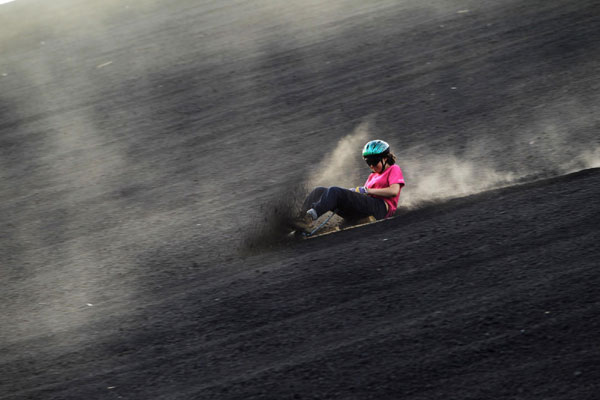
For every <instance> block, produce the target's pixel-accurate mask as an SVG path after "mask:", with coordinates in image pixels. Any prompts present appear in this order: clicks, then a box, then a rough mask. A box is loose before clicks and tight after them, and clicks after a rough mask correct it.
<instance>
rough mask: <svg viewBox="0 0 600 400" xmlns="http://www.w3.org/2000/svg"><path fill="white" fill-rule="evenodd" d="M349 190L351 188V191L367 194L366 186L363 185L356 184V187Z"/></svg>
mask: <svg viewBox="0 0 600 400" xmlns="http://www.w3.org/2000/svg"><path fill="white" fill-rule="evenodd" d="M350 190H352V191H353V192H357V193H360V194H367V188H366V187H364V186H357V187H355V188H352V189H350Z"/></svg>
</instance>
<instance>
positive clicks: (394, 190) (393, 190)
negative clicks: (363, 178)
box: [367, 183, 400, 197]
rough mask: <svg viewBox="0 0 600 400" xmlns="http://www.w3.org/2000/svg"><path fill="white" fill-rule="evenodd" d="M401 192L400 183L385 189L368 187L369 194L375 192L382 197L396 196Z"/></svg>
mask: <svg viewBox="0 0 600 400" xmlns="http://www.w3.org/2000/svg"><path fill="white" fill-rule="evenodd" d="M399 192H400V184H399V183H394V184H393V185H391V186H388V187H386V188H383V189H375V188H367V194H374V195H376V196H382V197H395V196H397V195H398V193H399Z"/></svg>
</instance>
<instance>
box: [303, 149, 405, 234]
mask: <svg viewBox="0 0 600 400" xmlns="http://www.w3.org/2000/svg"><path fill="white" fill-rule="evenodd" d="M362 156H363V158H364V160H365V161H366V163H367V165H368V166H369V168H371V171H372V172H371V174H370V175H369V177H368V178H367V180H366V182H365V183H364V185H363V186H358V187H355V188H351V189H346V188H341V187H337V186H331V187H328V188H326V187H316V188H315V189H314V190H313V191H312V192H311V193H310V194H309V195H308V196H307V198H306V200H305V201H304V204H303V206H302V211H301V216H300V217H299V218H298V219H296V220H294V221H292V227H293V228H294V229H296V230H300V231H303V232H310V231H311V230H312V225H313V223H314V221H316V220H317V218H319V217H320V216H321V215H323V214H325V213H326V212H327V211H334V212H335V213H336V214H338V215H339V216H340V217H342V218H344V220H346V221H348V222H350V223H352V222H353V221H357V220H360V219H363V218H367V217H369V216H373V217H375V219H377V220H380V219H384V218H388V217H391V216H392V215H394V213H395V212H396V209H397V207H398V199H399V198H400V191H401V190H402V187H403V186H404V184H405V183H404V177H403V176H402V170H401V169H400V167H399V166H398V165H396V157H395V156H394V154H392V153H391V151H390V145H389V144H388V143H387V142H385V141H383V140H379V139H377V140H371V141H369V142H368V143H367V144H365V146H364V148H363V151H362Z"/></svg>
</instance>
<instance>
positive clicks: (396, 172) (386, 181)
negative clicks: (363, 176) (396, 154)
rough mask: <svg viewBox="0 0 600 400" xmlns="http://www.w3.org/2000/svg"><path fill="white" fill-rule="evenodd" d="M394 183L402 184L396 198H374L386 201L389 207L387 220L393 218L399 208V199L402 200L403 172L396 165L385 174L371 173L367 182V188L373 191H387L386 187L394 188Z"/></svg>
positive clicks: (384, 172)
mask: <svg viewBox="0 0 600 400" xmlns="http://www.w3.org/2000/svg"><path fill="white" fill-rule="evenodd" d="M394 183H399V184H400V190H399V191H398V194H397V195H396V196H395V197H382V196H375V195H369V196H373V197H375V198H378V199H381V200H383V201H385V202H386V203H387V205H388V213H387V215H386V216H385V217H386V218H388V217H391V216H392V215H394V213H395V212H396V209H397V208H398V199H399V198H400V191H402V187H403V186H404V177H403V176H402V170H401V169H400V167H399V166H397V165H396V164H394V165H392V166H390V167H388V169H386V170H385V171H383V173H381V174H378V173H376V172H373V173H371V175H369V177H368V178H367V181H366V182H365V187H366V188H369V189H370V188H373V189H385V188H386V187H389V186H392V185H393V184H394Z"/></svg>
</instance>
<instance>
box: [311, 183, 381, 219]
mask: <svg viewBox="0 0 600 400" xmlns="http://www.w3.org/2000/svg"><path fill="white" fill-rule="evenodd" d="M310 208H314V209H315V211H316V212H317V215H318V216H319V217H320V216H321V215H323V214H325V213H326V212H327V211H334V210H335V212H336V213H337V214H338V215H339V216H340V217H342V218H344V219H347V220H357V219H361V218H366V217H368V216H369V215H372V216H374V217H375V219H383V218H385V216H386V214H387V209H386V208H385V202H384V201H383V200H381V199H377V198H375V197H371V196H367V195H365V194H360V193H356V192H353V191H352V190H349V189H344V188H341V187H337V186H332V187H329V188H326V187H320V186H319V187H317V188H315V189H314V190H313V191H312V192H310V194H309V195H308V197H307V198H306V200H305V201H304V205H303V210H304V211H307V210H308V209H310Z"/></svg>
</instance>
